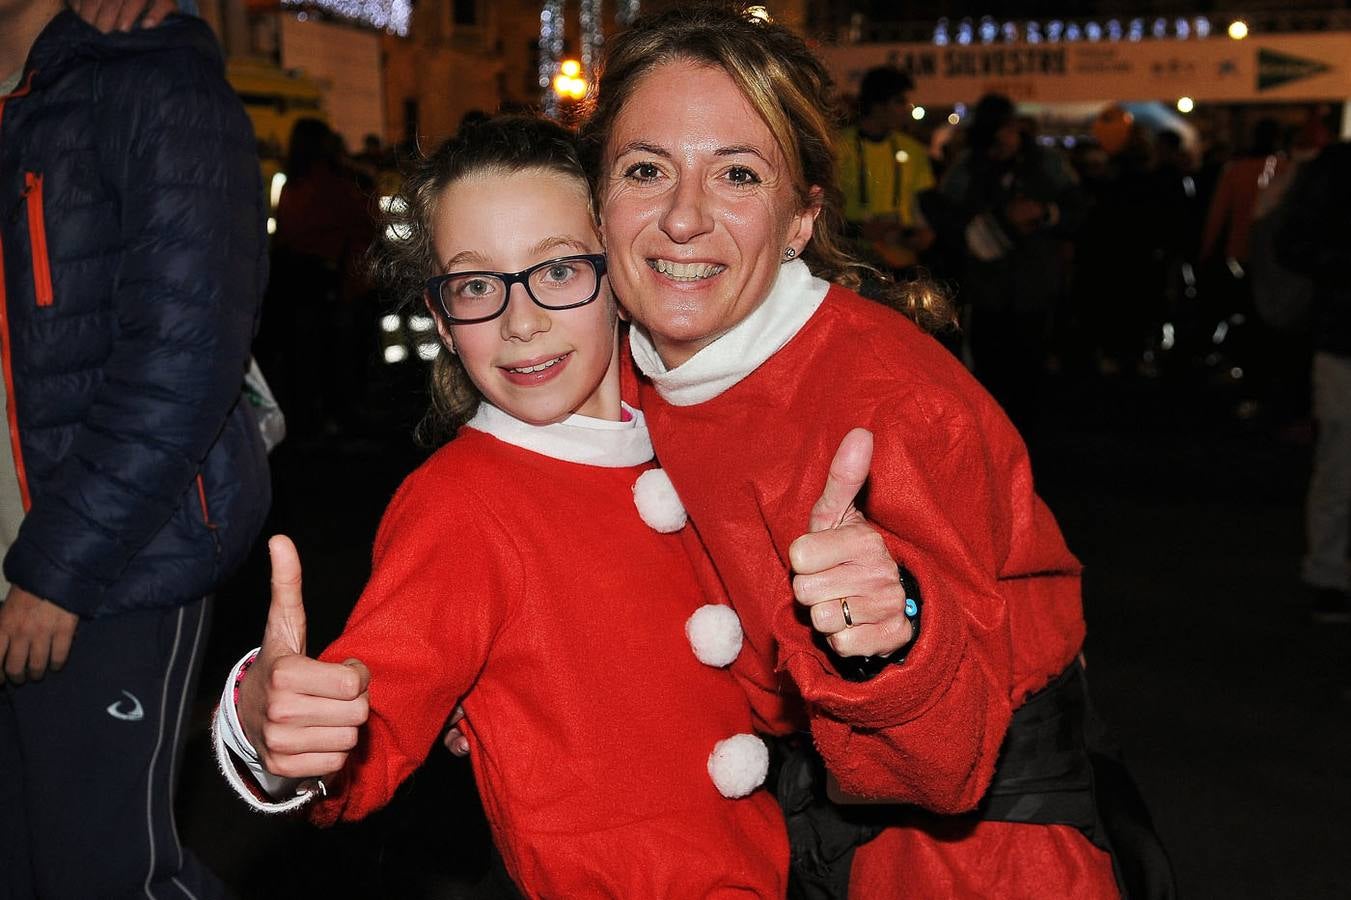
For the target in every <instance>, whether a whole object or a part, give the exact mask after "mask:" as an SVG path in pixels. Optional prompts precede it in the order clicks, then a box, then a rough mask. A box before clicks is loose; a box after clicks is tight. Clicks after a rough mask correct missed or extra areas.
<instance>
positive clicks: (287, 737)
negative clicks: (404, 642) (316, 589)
mask: <svg viewBox="0 0 1351 900" xmlns="http://www.w3.org/2000/svg"><path fill="white" fill-rule="evenodd" d="M267 546H268V552H269V554H270V556H271V558H272V603H271V606H270V607H269V608H268V613H267V626H266V628H265V629H264V630H263V642H262V646H261V648H260V649H259V651H258V658H257V659H256V660H254V662H253V665H252V666H250V667H249V670H248V671H247V672H246V673H245V675H244V680H243V681H242V682H241V683H240V685H239V702H238V711H239V721H240V724H241V725H242V726H243V727H244V734H245V736H246V737H247V738H248V740H249V743H250V744H252V745H253V748H254V750H256V751H257V753H258V756H259V758H260V759H261V760H262V762H263V766H264V767H265V768H266V769H267V770H268V771H269V772H271V773H272V774H274V775H281V776H284V777H287V778H313V777H325V776H331V775H332V774H333V773H335V772H338V771H340V770H341V769H342V767H343V766H344V765H345V764H346V762H347V754H348V753H349V752H350V751H351V750H352V748H353V747H355V746H356V743H357V738H358V736H359V729H360V726H362V725H364V724H365V722H366V719H367V717H368V716H369V715H370V706H369V703H368V699H367V695H366V687H367V685H368V684H369V683H370V679H371V676H370V672H369V671H367V669H366V667H365V666H364V665H362V663H361V662H360V661H359V660H355V659H349V660H347V661H346V662H343V663H325V662H319V661H318V660H314V659H310V658H309V657H307V656H306V655H305V604H304V600H303V597H302V593H301V570H300V556H299V554H298V553H297V552H296V548H295V545H294V544H293V543H291V539H290V538H288V537H286V536H284V535H275V536H273V538H272V539H271V540H270V541H268V545H267Z"/></svg>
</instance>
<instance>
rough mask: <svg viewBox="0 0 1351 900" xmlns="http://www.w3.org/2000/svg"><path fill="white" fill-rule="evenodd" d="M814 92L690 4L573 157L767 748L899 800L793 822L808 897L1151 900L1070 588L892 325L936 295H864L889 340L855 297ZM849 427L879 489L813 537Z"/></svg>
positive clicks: (641, 27)
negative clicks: (853, 538)
mask: <svg viewBox="0 0 1351 900" xmlns="http://www.w3.org/2000/svg"><path fill="white" fill-rule="evenodd" d="M829 90H830V81H829V78H828V77H827V75H826V73H825V71H824V70H823V68H822V67H821V65H820V63H819V62H818V61H817V60H816V59H815V58H814V57H813V56H812V55H811V53H810V52H809V51H808V50H807V48H806V47H805V45H804V44H803V43H802V41H801V40H800V39H798V38H797V37H795V36H794V35H792V34H791V33H790V32H788V31H787V30H786V29H784V28H781V27H779V26H776V25H771V24H767V23H765V22H763V21H758V20H756V19H754V18H749V17H743V16H741V15H739V14H736V13H732V12H720V11H717V10H710V9H708V8H699V7H696V8H694V9H688V8H687V9H681V10H678V11H673V12H671V13H668V14H665V15H661V16H657V17H654V18H651V19H649V20H646V21H644V22H640V23H639V24H638V25H636V26H635V27H634V28H633V29H631V30H630V31H629V32H626V33H625V34H622V35H620V36H619V37H618V39H617V40H615V41H614V42H613V43H611V44H610V45H609V48H608V56H607V61H606V67H605V70H604V72H603V74H602V77H601V81H600V94H599V98H598V101H597V105H596V108H595V111H594V114H593V116H592V118H591V119H590V121H589V123H588V125H587V126H586V133H585V135H584V136H585V138H586V140H587V149H588V151H589V152H591V153H592V154H593V155H594V161H593V167H594V173H593V177H594V186H595V190H596V194H597V197H598V198H599V199H600V202H601V217H602V222H603V232H604V235H605V241H606V249H607V254H608V259H609V262H610V269H609V271H610V277H611V279H612V282H613V284H614V286H615V291H616V294H617V295H618V296H619V298H620V300H621V302H622V303H623V304H624V306H625V307H626V309H627V310H628V311H629V312H630V313H631V315H632V317H633V319H634V321H635V327H634V329H633V331H632V333H631V343H632V349H633V356H634V359H635V361H636V362H637V364H638V366H639V368H640V369H641V371H642V373H643V374H644V375H645V376H646V379H645V382H644V385H643V392H642V405H643V409H644V413H645V414H646V415H647V418H648V423H649V427H650V428H651V430H652V435H653V441H654V443H655V445H656V447H657V451H658V453H659V454H660V456H661V459H662V461H663V464H664V466H665V467H666V470H667V471H668V472H669V474H670V476H671V479H672V481H673V482H674V485H675V488H676V490H677V492H678V494H679V496H680V498H681V499H682V500H683V502H684V504H685V507H686V508H687V509H688V511H689V513H690V516H691V519H692V521H693V523H694V524H695V526H696V527H697V528H698V529H699V532H700V535H701V537H702V538H703V540H704V542H705V545H706V546H707V548H708V550H709V552H710V554H711V555H712V557H713V560H714V562H715V564H716V565H717V567H718V570H719V572H720V574H721V575H722V576H723V578H724V580H725V583H726V585H727V588H728V591H729V594H730V597H731V600H732V603H733V605H734V606H735V607H736V609H737V611H738V614H739V615H740V617H741V619H742V621H743V624H744V627H745V631H746V649H747V651H749V653H750V655H751V656H752V659H751V660H748V661H746V663H745V664H744V665H739V666H738V670H739V673H740V674H743V676H744V675H745V674H746V673H751V675H752V676H754V675H755V674H757V673H758V674H759V675H760V676H761V677H760V680H759V682H758V683H757V682H756V681H755V680H754V679H753V678H752V679H749V680H748V681H747V684H748V688H749V689H750V692H751V701H752V704H753V706H754V707H755V710H756V713H757V716H758V718H759V720H760V724H761V727H763V728H765V729H767V730H770V731H775V732H778V733H786V732H791V731H793V730H795V729H802V728H804V727H806V725H807V723H808V722H810V725H811V729H812V737H813V738H814V740H815V744H816V746H817V747H818V748H819V750H820V752H821V754H822V756H823V757H824V759H825V761H826V763H827V764H828V766H829V768H830V770H831V773H832V774H833V775H834V777H835V778H836V779H837V780H838V784H839V787H840V788H841V789H842V790H843V791H844V792H845V793H847V794H849V795H853V796H852V799H854V800H858V799H864V800H867V801H871V802H877V801H890V802H896V803H899V804H904V805H903V806H889V807H880V808H879V807H872V808H869V809H868V810H866V811H861V812H851V811H850V810H849V809H848V808H845V807H836V808H835V809H834V815H835V816H836V820H835V821H834V822H833V823H827V825H826V826H824V827H822V828H820V829H817V830H816V832H815V836H813V837H809V838H808V839H807V840H806V841H805V842H804V843H802V844H799V841H798V827H799V824H800V823H799V819H798V812H799V808H798V807H797V806H796V805H795V804H792V803H789V804H787V805H786V806H785V812H786V813H788V814H789V828H790V833H792V834H793V837H794V861H795V864H798V863H799V862H800V861H801V860H802V859H804V858H805V859H807V860H808V862H809V863H811V865H810V866H809V867H808V869H809V871H807V872H806V873H805V877H804V878H803V881H802V882H800V884H802V885H807V886H809V887H810V889H811V891H812V892H811V893H808V894H806V895H807V896H814V897H821V896H838V895H841V894H843V893H844V891H845V890H846V888H847V891H848V894H849V895H850V896H852V897H877V898H891V897H925V898H928V897H1029V898H1032V897H1035V898H1045V897H1070V896H1073V897H1113V896H1116V895H1117V893H1118V877H1121V878H1123V879H1124V880H1125V881H1126V882H1127V883H1131V882H1132V879H1134V880H1133V884H1134V885H1139V886H1142V894H1141V895H1144V894H1152V895H1155V896H1164V895H1167V893H1168V891H1169V876H1168V872H1167V864H1166V859H1164V858H1163V857H1162V855H1161V852H1159V853H1155V854H1154V855H1153V856H1152V857H1150V859H1151V860H1152V862H1153V864H1154V868H1153V869H1149V870H1147V872H1146V874H1145V875H1144V877H1143V880H1141V879H1140V878H1135V875H1136V874H1137V873H1136V872H1135V868H1136V866H1137V861H1136V857H1135V856H1133V851H1134V850H1136V849H1138V848H1136V847H1128V846H1126V845H1127V844H1128V843H1130V841H1129V840H1128V837H1129V836H1130V834H1131V826H1124V827H1123V826H1122V824H1121V823H1122V822H1123V821H1125V819H1124V818H1123V817H1122V816H1119V815H1115V816H1114V815H1113V814H1112V812H1111V810H1109V809H1107V808H1106V807H1107V806H1108V804H1107V803H1106V802H1105V800H1106V799H1107V798H1108V797H1109V795H1113V791H1111V790H1109V789H1108V788H1109V787H1110V786H1111V784H1115V783H1118V782H1120V781H1121V778H1122V777H1123V773H1121V772H1120V771H1119V769H1117V768H1113V766H1114V762H1113V760H1112V759H1111V758H1110V753H1107V752H1106V750H1107V748H1106V747H1105V745H1104V744H1103V743H1102V742H1101V741H1100V740H1099V739H1098V735H1097V733H1096V727H1095V725H1094V723H1093V720H1092V719H1091V716H1090V715H1089V714H1088V712H1087V710H1086V695H1085V694H1084V690H1083V686H1082V682H1081V677H1080V670H1079V665H1078V662H1077V659H1078V656H1079V652H1080V648H1081V645H1082V643H1083V639H1084V621H1083V614H1082V604H1081V599H1080V579H1079V570H1080V567H1079V563H1078V562H1077V561H1076V560H1075V558H1074V557H1073V556H1072V555H1071V554H1070V552H1069V551H1068V549H1067V548H1066V546H1065V543H1064V541H1063V539H1062V537H1061V535H1060V532H1059V529H1058V528H1057V526H1056V523H1055V520H1054V519H1053V517H1052V516H1051V514H1050V512H1049V511H1048V510H1047V508H1046V507H1045V505H1044V504H1043V503H1042V502H1041V500H1040V499H1039V498H1038V497H1037V495H1036V493H1035V492H1034V489H1033V484H1032V474H1031V468H1030V465H1029V462H1028V457H1027V453H1026V450H1025V448H1024V446H1023V442H1022V441H1021V439H1020V438H1019V436H1018V434H1017V432H1016V431H1015V430H1014V428H1013V427H1012V426H1011V425H1010V424H1009V422H1008V420H1007V418H1006V417H1005V416H1004V414H1003V412H1002V411H1001V410H1000V409H999V407H998V405H997V404H996V403H995V402H994V401H993V400H992V399H991V398H990V396H989V395H988V394H987V393H986V392H985V391H984V390H983V389H982V388H981V387H980V386H979V385H978V384H977V383H976V381H975V380H974V379H973V378H972V377H971V376H970V375H969V374H968V373H967V372H966V371H965V370H964V369H963V368H962V367H961V366H960V364H959V363H958V362H957V361H956V360H955V359H953V358H952V357H951V356H950V355H949V354H947V353H946V352H945V351H944V350H943V349H942V348H941V347H940V346H939V345H938V344H937V343H936V342H935V341H933V340H932V339H931V338H930V337H928V336H927V335H926V334H925V333H924V332H923V331H922V330H921V329H920V328H918V327H916V324H915V322H914V321H912V320H913V319H919V320H921V321H923V322H925V323H926V324H930V325H932V324H936V323H941V322H942V321H944V320H946V319H947V318H949V315H950V313H949V311H948V310H947V309H946V308H945V305H944V301H943V298H941V297H938V296H935V295H934V294H932V293H931V292H928V291H925V290H924V289H923V287H922V286H915V287H912V288H909V289H901V288H897V287H896V286H891V287H890V288H889V289H888V288H886V287H885V286H884V288H883V292H884V293H890V295H891V296H890V297H889V298H888V299H890V300H893V301H895V302H896V305H899V306H900V307H901V308H902V309H904V310H905V311H906V312H907V313H909V315H908V316H907V315H902V314H900V313H898V312H896V311H893V310H892V309H888V308H886V307H884V306H883V305H880V304H878V303H874V302H871V301H868V300H864V299H863V298H861V297H860V296H858V294H856V293H854V291H853V290H851V289H850V287H851V286H853V287H857V286H858V284H859V267H858V266H856V265H855V264H854V262H853V261H852V260H851V259H849V258H848V257H847V256H846V255H845V254H844V253H843V252H842V251H841V249H840V248H841V246H842V245H841V243H840V242H839V223H840V217H839V199H840V198H839V192H838V190H837V188H836V186H835V183H834V180H833V178H834V175H833V172H834V166H833V160H832V158H831V149H830V148H831V141H830V132H829V127H830V121H829V118H828V116H827V114H826V110H828V109H829V102H828V96H829ZM860 426H861V427H863V428H866V429H867V430H868V431H870V432H871V433H872V436H873V437H872V439H871V441H870V440H869V436H868V435H867V434H864V433H860V432H855V433H853V435H852V436H850V437H848V438H847V439H846V442H845V449H844V450H842V451H841V453H840V455H839V456H837V457H836V459H835V463H834V466H835V472H836V473H841V472H844V473H845V474H846V475H847V474H848V472H853V473H854V475H855V477H856V476H857V474H858V472H859V471H860V470H864V471H866V470H868V469H869V465H870V466H871V468H870V472H871V478H870V481H869V486H868V488H867V492H866V494H865V495H863V499H862V500H861V502H860V505H859V507H858V508H857V509H854V510H850V511H849V512H848V513H847V514H846V515H844V516H835V515H832V514H828V513H829V510H826V509H824V508H823V507H822V505H821V504H819V503H818V502H816V501H817V495H818V491H819V490H820V482H819V480H818V477H819V476H816V474H815V473H817V472H819V471H823V470H824V469H825V468H826V466H827V463H828V461H829V460H830V459H831V454H832V451H833V449H834V448H835V447H836V445H837V444H839V443H840V441H841V439H842V438H846V435H849V434H850V432H851V429H855V428H856V427H860ZM872 441H875V443H872ZM845 480H848V478H846V479H845ZM862 516H866V517H867V521H868V523H870V525H868V524H865V523H864V522H863V521H862V519H861V517H862ZM808 523H810V524H811V525H812V528H813V529H814V530H816V529H829V528H833V526H837V525H840V526H844V527H847V528H850V529H853V530H855V531H857V530H859V529H860V528H862V530H864V531H866V532H867V533H868V534H869V535H871V536H872V539H874V540H878V539H880V541H881V542H883V543H884V544H885V547H886V550H887V551H888V553H889V555H890V557H891V558H892V559H893V560H895V561H896V562H897V563H899V565H900V566H901V567H902V568H903V570H904V578H903V581H904V584H905V588H906V591H905V593H901V592H897V593H896V594H895V595H894V596H893V597H891V598H890V599H889V600H886V599H879V598H877V597H872V598H868V597H860V596H854V595H849V594H841V593H838V592H834V590H833V588H832V587H829V586H827V585H825V584H824V583H823V582H822V581H821V580H820V579H819V577H818V576H817V574H816V573H817V572H818V571H819V570H820V569H822V568H823V567H825V566H827V565H829V564H830V563H831V562H832V560H831V559H830V558H829V556H828V554H825V553H823V551H822V548H821V546H820V544H819V543H818V542H817V541H816V538H817V537H818V535H809V536H808V537H807V538H803V539H801V540H795V539H796V538H798V533H799V530H800V529H801V528H802V527H803V526H804V525H806V524H808ZM789 562H791V563H792V565H793V568H794V569H795V570H796V571H797V573H798V574H797V577H796V578H794V579H791V580H790V576H789V573H788V571H787V564H788V563H789ZM795 595H796V598H795ZM795 599H796V601H797V602H795ZM921 601H922V606H921ZM813 627H814V628H815V630H816V632H817V633H816V634H814V633H813ZM821 634H824V635H829V638H828V640H827V641H822V640H819V637H820V635H821ZM746 655H747V653H746V652H743V656H746ZM777 671H786V672H787V673H789V674H790V675H791V676H792V684H793V685H794V686H796V688H797V691H798V692H800V695H801V697H800V700H801V701H805V711H806V713H807V714H808V715H807V716H804V715H803V714H802V711H800V710H799V709H798V707H797V705H796V704H795V700H797V699H798V698H797V697H796V696H795V695H793V693H792V692H791V691H790V690H785V687H786V684H785V682H784V681H783V680H782V679H778V678H775V677H772V675H773V673H775V672H777ZM1127 783H1128V780H1127ZM780 793H781V795H784V793H785V792H784V789H783V785H782V784H781V785H780ZM1122 794H1123V795H1125V796H1128V797H1129V794H1130V791H1129V789H1126V790H1125V791H1123V792H1122ZM855 809H856V810H857V809H858V807H855ZM1133 824H1134V825H1137V826H1139V828H1140V829H1142V830H1143V833H1144V837H1143V838H1141V839H1140V841H1139V843H1141V844H1142V845H1147V850H1148V851H1150V852H1152V851H1153V850H1156V849H1157V845H1156V844H1152V843H1151V838H1150V833H1149V831H1148V826H1147V821H1142V820H1140V819H1139V818H1138V817H1137V819H1136V821H1135V822H1134V823H1133ZM851 828H852V829H853V834H852V835H851V834H849V830H850V829H851ZM1136 834H1137V837H1138V836H1139V833H1138V832H1137V833H1136ZM872 835H875V836H874V837H873V838H872V840H871V841H867V842H864V843H862V845H861V846H860V847H859V849H858V850H857V852H856V853H855V854H854V857H853V861H852V870H851V867H850V864H849V852H848V851H849V846H850V845H852V844H855V843H860V842H862V841H864V839H866V838H867V837H869V836H872ZM803 848H806V849H803ZM800 850H801V851H802V852H799V851H800ZM1112 850H1115V851H1116V855H1115V858H1114V856H1113V855H1112V853H1111V852H1110V851H1112ZM1146 855H1147V856H1148V852H1147V853H1146ZM1114 861H1115V862H1116V863H1117V867H1116V871H1115V872H1114ZM832 862H835V863H839V865H836V866H834V867H832V865H831V863H832ZM841 870H842V873H843V874H842V876H841ZM795 874H799V875H802V874H803V872H802V871H801V869H800V868H799V870H798V871H796V872H795ZM1151 879H1153V880H1152V881H1151Z"/></svg>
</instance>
